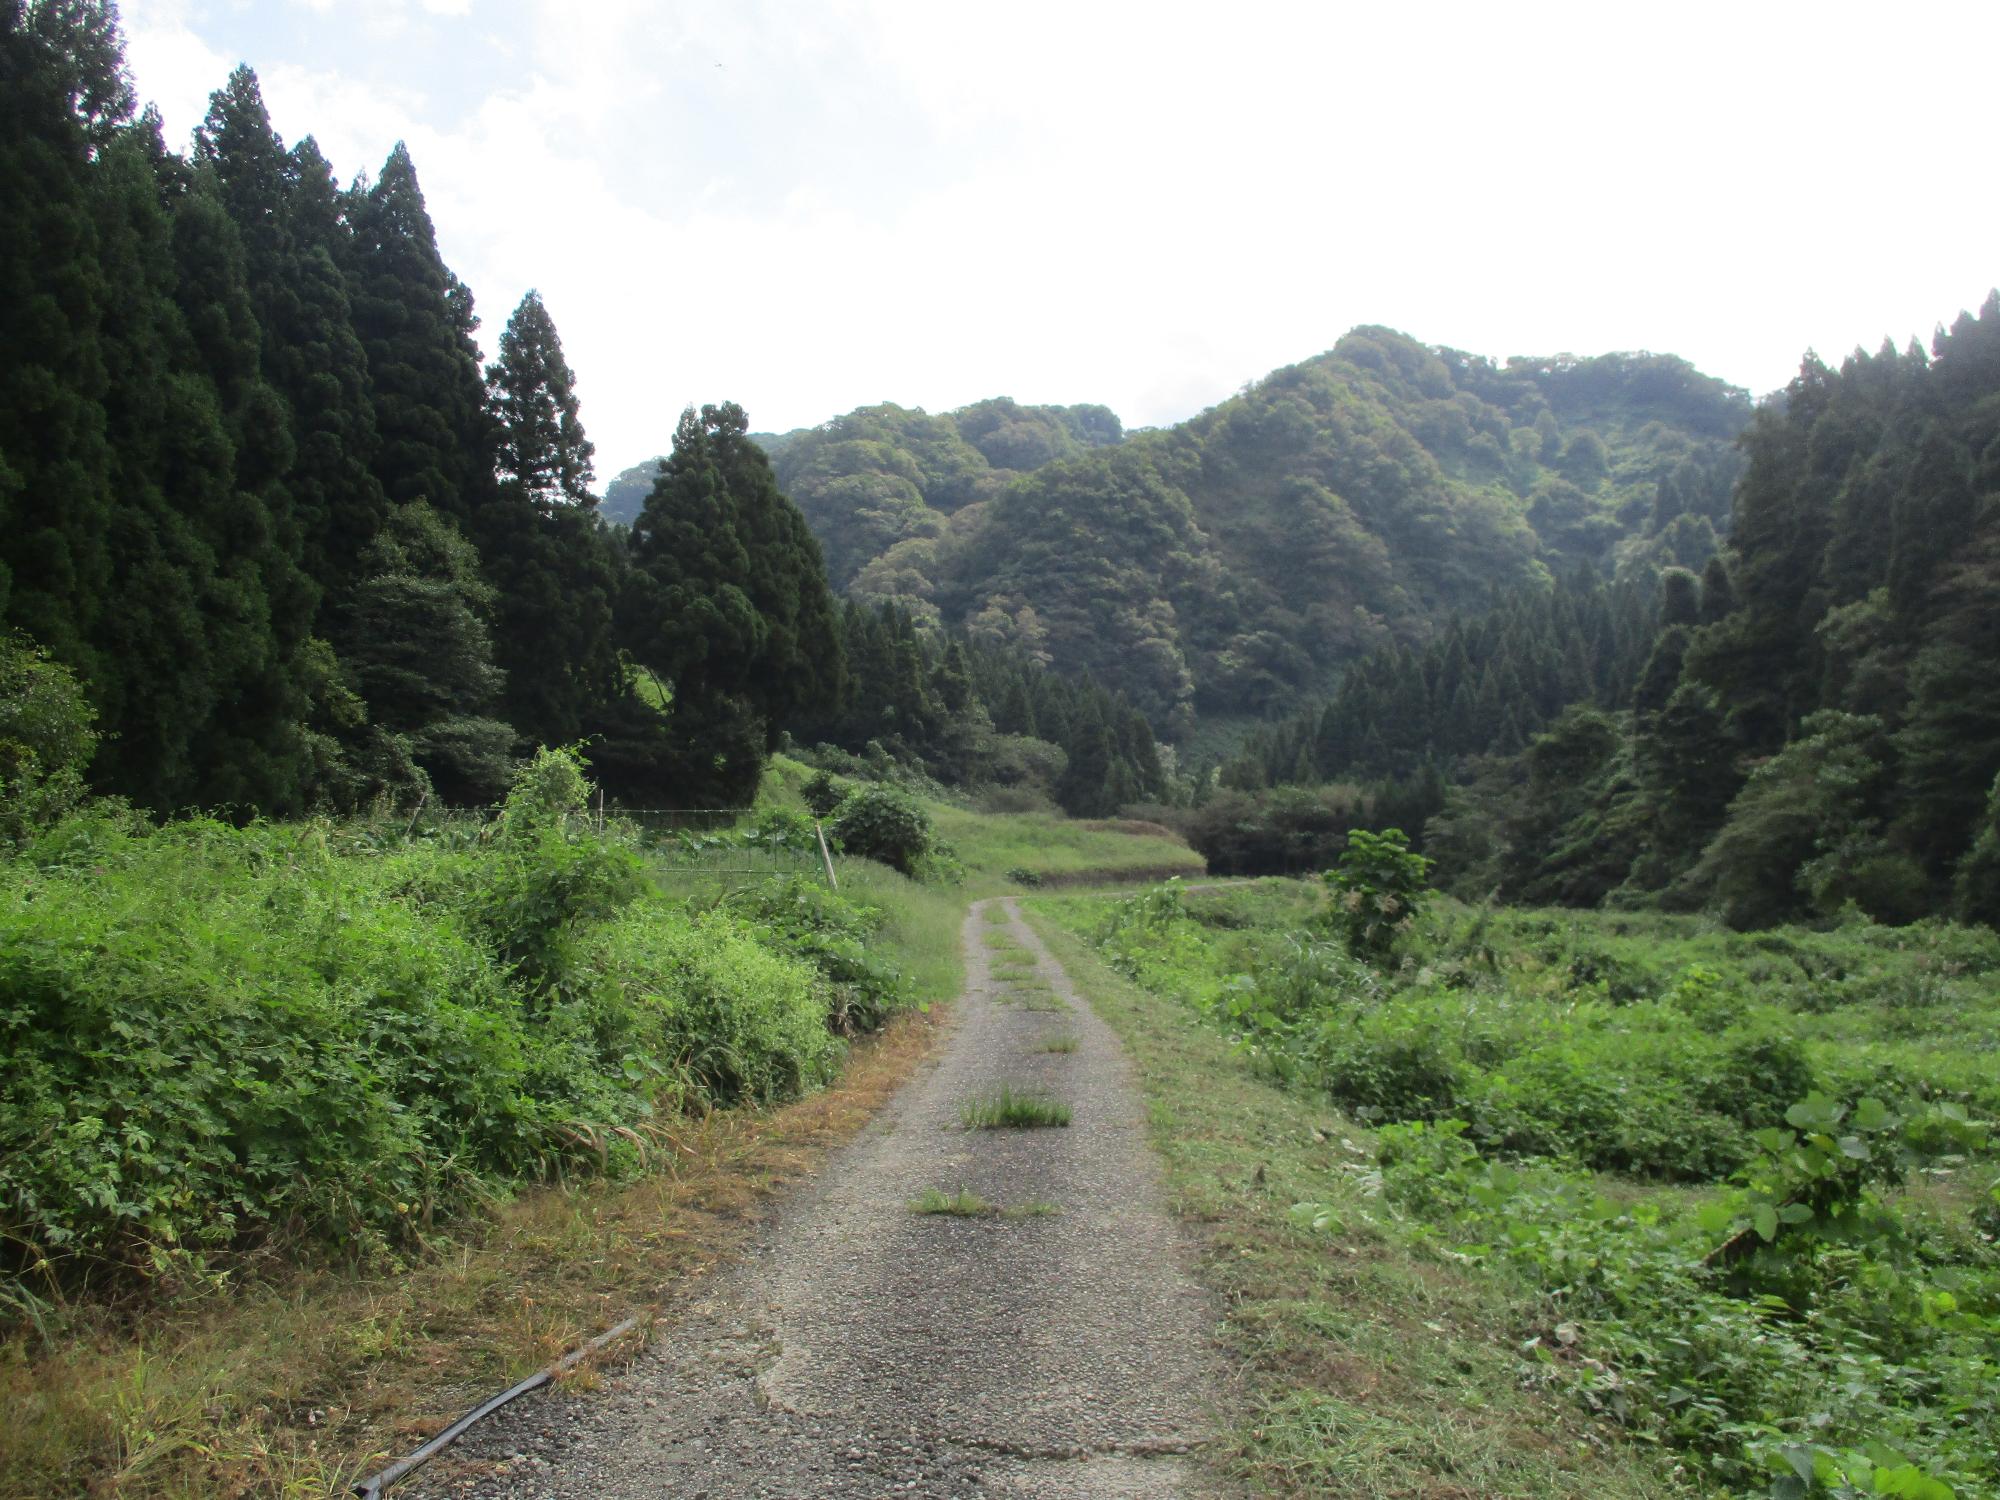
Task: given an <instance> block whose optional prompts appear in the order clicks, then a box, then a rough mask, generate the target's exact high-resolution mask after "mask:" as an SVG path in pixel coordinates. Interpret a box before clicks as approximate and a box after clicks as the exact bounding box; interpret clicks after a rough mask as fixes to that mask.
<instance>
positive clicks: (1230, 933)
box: [1045, 881, 2000, 1497]
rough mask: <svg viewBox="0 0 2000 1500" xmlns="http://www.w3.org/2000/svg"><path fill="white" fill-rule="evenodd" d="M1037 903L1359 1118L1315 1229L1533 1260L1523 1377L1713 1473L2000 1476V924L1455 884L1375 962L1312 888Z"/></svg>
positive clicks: (1521, 1275)
mask: <svg viewBox="0 0 2000 1500" xmlns="http://www.w3.org/2000/svg"><path fill="white" fill-rule="evenodd" d="M1045 909H1047V910H1049V911H1050V912H1051V913H1052V914H1054V915H1056V916H1057V917H1058V918H1059V919H1060V920H1061V921H1063V922H1064V923H1066V924H1067V925H1069V926H1070V927H1071V928H1072V929H1073V930H1075V931H1077V932H1078V933H1080V934H1082V935H1085V936H1086V937H1088V938H1089V939H1090V941H1091V942H1092V943H1093V944H1094V945H1095V946H1096V948H1097V951H1098V952H1099V953H1100V954H1101V955H1102V956H1103V957H1104V958H1105V959H1106V960H1107V961H1108V962H1109V963H1110V964H1111V965H1112V966H1113V967H1115V968H1117V969H1118V970H1120V971H1122V972H1123V973H1125V974H1126V975H1128V976H1130V977H1131V978H1133V979H1134V980H1135V981H1136V982H1137V983H1139V984H1140V985H1142V986H1143V987H1145V988H1146V989H1148V990H1150V991H1152V992H1154V993H1155V994H1158V995H1161V996H1164V997H1169V998H1171V999H1172V1000H1174V1001H1175V1002H1177V1003H1179V1004H1180V1005H1182V1006H1183V1007H1184V1008H1185V1013H1187V1014H1189V1015H1190V1016H1194V1017H1199V1018H1201V1020H1202V1021H1203V1022H1204V1023H1206V1024H1208V1025H1210V1026H1212V1027H1213V1028H1214V1029H1216V1030H1217V1031H1218V1032H1219V1033H1221V1034H1223V1035H1225V1036H1227V1037H1229V1038H1230V1039H1231V1040H1232V1041H1233V1042H1234V1044H1235V1047H1236V1051H1237V1053H1238V1055H1239V1056H1240V1057H1241V1058H1243V1059H1244V1060H1245V1062H1246V1064H1247V1065H1248V1066H1249V1067H1251V1068H1252V1069H1254V1070H1256V1071H1258V1072H1260V1073H1262V1074H1264V1075H1266V1076H1267V1077H1270V1078H1272V1079H1273V1080H1275V1081H1278V1082H1280V1083H1282V1084H1284V1085H1286V1086H1288V1087H1290V1088H1293V1089H1296V1090H1298V1091H1300V1092H1301V1093H1302V1094H1304V1095H1306V1096H1308V1097H1316V1098H1321V1099H1326V1100H1329V1101H1330V1102H1332V1103H1333V1104H1335V1105H1337V1106H1338V1107H1339V1108H1341V1109H1342V1110H1343V1111H1344V1112H1345V1113H1346V1114H1347V1115H1348V1116H1349V1118H1350V1119H1352V1120H1353V1121H1355V1122H1356V1124H1357V1126H1358V1127H1360V1128H1357V1129H1356V1131H1355V1132H1354V1136H1355V1138H1356V1139H1357V1140H1361V1141H1364V1142H1366V1147H1365V1150H1364V1153H1363V1154H1362V1155H1361V1156H1358V1157H1356V1158H1354V1159H1353V1160H1352V1161H1351V1162H1350V1163H1348V1164H1347V1165H1345V1166H1344V1167H1333V1168H1330V1169H1329V1170H1327V1171H1326V1172H1325V1173H1324V1174H1323V1177H1322V1178H1321V1180H1320V1181H1319V1182H1317V1183H1316V1184H1315V1185H1314V1186H1313V1187H1312V1188H1311V1189H1310V1193H1309V1196H1307V1197H1304V1198H1302V1201H1301V1202H1300V1204H1299V1205H1298V1208H1297V1217H1298V1227H1299V1228H1300V1229H1301V1230H1302V1231H1305V1232H1317V1233H1319V1234H1321V1235H1323V1236H1324V1237H1325V1238H1326V1242H1327V1244H1326V1253H1327V1254H1329V1255H1335V1254H1341V1253H1347V1254H1352V1253H1354V1252H1353V1248H1352V1244H1351V1231H1354V1230H1356V1229H1357V1228H1358V1227H1361V1226H1366V1227H1367V1229H1368V1232H1369V1233H1371V1234H1373V1233H1380V1232H1388V1233H1392V1234H1394V1235H1395V1236H1397V1237H1398V1238H1399V1239H1400V1240H1402V1241H1403V1242H1405V1243H1408V1244H1412V1245H1414V1246H1416V1247H1418V1248H1419V1249H1421V1250H1422V1251H1423V1252H1424V1253H1426V1254H1429V1255H1431V1256H1433V1257H1435V1258H1436V1259H1437V1260H1438V1261H1440V1262H1441V1263H1446V1264H1451V1265H1457V1266H1463V1267H1470V1268H1473V1269H1474V1270H1475V1271H1476V1273H1477V1274H1478V1275H1479V1276H1480V1277H1482V1278H1485V1279H1487V1280H1489V1281H1490V1282H1491V1283H1492V1284H1494V1285H1495V1286H1497V1287H1502V1288H1505V1289H1507V1290H1508V1291H1509V1292H1510V1293H1511V1294H1512V1296H1513V1300H1512V1301H1511V1302H1510V1303H1509V1304H1508V1307H1509V1308H1510V1311H1509V1313H1508V1314H1507V1321H1508V1322H1509V1323H1510V1326H1496V1327H1493V1328H1491V1329H1490V1330H1489V1331H1490V1335H1491V1337H1492V1338H1494V1339H1495V1340H1500V1341H1505V1342H1506V1343H1508V1344H1510V1345H1511V1346H1512V1347H1515V1348H1517V1349H1518V1350H1519V1351H1520V1353H1519V1374H1520V1378H1521V1379H1522V1380H1524V1381H1527V1382H1530V1383H1533V1384H1538V1385H1548V1386H1552V1387H1559V1388H1561V1389H1563V1390H1566V1391H1568V1392H1570V1393H1572V1394H1573V1395H1574V1396H1575V1397H1576V1398H1577V1399H1579V1400H1580V1401H1582V1402H1583V1403H1585V1404H1586V1405H1587V1406H1588V1407H1589V1408H1591V1409H1592V1410H1594V1411H1596V1412H1598V1413H1601V1414H1604V1415H1606V1416H1609V1417H1612V1418H1615V1419H1616V1420H1617V1421H1618V1422H1620V1423H1622V1424H1623V1425H1624V1426H1625V1427H1627V1428H1628V1429H1629V1430H1630V1431H1631V1433H1632V1434H1633V1435H1634V1436H1636V1437H1638V1438H1640V1439H1643V1440H1645V1441H1647V1442H1651V1443H1657V1444H1662V1445H1666V1446H1669V1447H1673V1448H1678V1449H1680V1450H1682V1451H1683V1452H1684V1453H1685V1455H1686V1457H1685V1458H1684V1460H1683V1462H1684V1465H1685V1468H1686V1470H1687V1472H1688V1475H1689V1477H1690V1478H1691V1479H1692V1480H1693V1481H1694V1482H1695V1483H1696V1484H1697V1485H1698V1486H1699V1487H1702V1488H1713V1489H1716V1490H1720V1491H1724V1492H1732V1493H1755V1494H1764V1493H1769V1494H1771V1495H1773V1496H1806V1495H1861V1494H1902V1495H1921V1496H1936V1497H1941V1496H1945V1495H1957V1496H1959V1497H1974V1496H1992V1495H1995V1494H2000V1251H1996V1246H1995V1237H1996V1233H2000V1184H1996V1183H1995V1175H1996V1172H1997V1171H2000V1166H1996V1159H1995V1157H1994V1155H1993V1154H1992V1151H1991V1147H1990V1143H1989V1138H1988V1130H1987V1125H1986V1122H1987V1121H1989V1120H1990V1119H1991V1118H1992V1117H1993V1116H1994V1115H1995V1114H1996V1113H2000V1069H1996V1067H1995V1066H1994V1062H1993V1059H1994V1056H1995V1052H1996V1047H2000V939H1996V937H1995V936H1994V935H1993V934H1992V933H1991V932H1988V931H1986V930H1984V929H1965V928H1956V927H1950V926H1945V925H1921V926H1917V927H1912V928H1901V929H1889V928H1880V927H1873V926H1868V925H1865V924H1863V925H1849V926H1845V927H1842V928H1839V929H1837V930H1833V931H1827V932H1815V931H1807V930H1802V929H1780V930H1777V931H1774V932H1767V933H1763V934H1757V935H1742V934H1731V933H1727V932H1724V931H1721V930H1719V929H1716V928H1715V927H1713V926H1712V925H1709V924H1706V923H1704V922H1702V921H1700V920H1697V919H1675V918H1662V917H1632V916H1613V915H1587V914H1576V913H1567V912H1566V913H1561V914H1549V913H1543V912H1533V911H1527V912H1521V911H1516V912H1504V913H1501V912H1488V911H1481V910H1475V909H1471V908H1467V907H1464V906H1461V905H1457V904H1453V903H1445V902H1439V903H1437V904H1436V905H1435V906H1434V907H1433V908H1432V909H1431V910H1430V911H1429V913H1428V914H1427V915H1425V916H1424V917H1422V918H1421V919H1419V920H1418V921H1416V922H1415V923H1413V924H1410V925H1409V927H1408V928H1407V929H1406V930H1404V931H1402V932H1401V933H1400V934H1399V935H1398V938H1397V941H1396V942H1395V943H1394V944H1393V945H1392V946H1391V947H1390V948H1389V949H1388V951H1387V952H1386V954H1384V955H1382V956H1378V957H1377V958H1376V959H1375V961H1373V962H1364V961H1362V960H1361V959H1360V958H1358V957H1356V956H1355V954H1354V952H1353V951H1352V950H1351V949H1350V946H1349V940H1343V939H1342V938H1341V937H1338V936H1336V932H1337V931H1338V930H1339V929H1342V928H1345V929H1346V930H1347V931H1348V932H1349V933H1352V931H1353V930H1354V929H1353V926H1352V923H1351V921H1346V920H1343V915H1344V913H1343V911H1342V910H1341V909H1337V908H1336V907H1335V905H1334V903H1333V902H1331V901H1330V900H1329V899H1328V897H1327V896H1326V894H1325V893H1324V892H1323V891H1322V889H1321V888H1320V887H1319V886H1317V885H1316V884H1305V883H1297V882H1275V881H1274V882H1266V883H1262V884H1260V885H1257V886H1254V887H1231V888H1224V889H1216V890H1210V891H1198V892H1185V893H1184V892H1182V891H1180V890H1179V889H1178V888H1176V887H1173V886H1167V887H1162V888H1158V889H1156V890H1154V891H1151V892H1149V893H1147V894H1145V895H1142V896H1139V897H1136V898H1132V899H1129V900H1125V901H1122V902H1118V903H1115V904H1107V903H1106V902H1105V901H1102V900H1089V899H1083V898H1049V899H1048V900H1047V902H1046V905H1045ZM1357 946H1365V945H1357ZM1344 1241H1347V1242H1348V1243H1343V1242H1344Z"/></svg>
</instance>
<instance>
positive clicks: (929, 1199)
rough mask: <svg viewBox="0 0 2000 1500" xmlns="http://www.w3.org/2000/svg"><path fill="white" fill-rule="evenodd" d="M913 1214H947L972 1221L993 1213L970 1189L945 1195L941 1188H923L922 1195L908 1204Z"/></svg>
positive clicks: (961, 1189)
mask: <svg viewBox="0 0 2000 1500" xmlns="http://www.w3.org/2000/svg"><path fill="white" fill-rule="evenodd" d="M910 1212H911V1213H913V1214H947V1215H949V1216H950V1217H952V1218H955V1219H973V1218H977V1217H979V1216H980V1215H981V1214H990V1213H992V1212H993V1205H992V1204H990V1203H988V1202H987V1201H986V1200H985V1199H984V1198H982V1197H980V1196H979V1194H977V1193H975V1192H973V1191H972V1189H971V1188H960V1189H959V1190H958V1191H957V1192H955V1193H947V1192H945V1191H944V1189H942V1188H925V1189H924V1191H923V1194H922V1195H921V1196H920V1197H918V1198H917V1199H916V1200H915V1201H914V1202H913V1203H911V1204H910Z"/></svg>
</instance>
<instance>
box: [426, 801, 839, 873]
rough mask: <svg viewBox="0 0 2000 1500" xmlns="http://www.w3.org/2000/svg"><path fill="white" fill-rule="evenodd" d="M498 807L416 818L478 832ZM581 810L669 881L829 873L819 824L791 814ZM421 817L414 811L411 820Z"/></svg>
mask: <svg viewBox="0 0 2000 1500" xmlns="http://www.w3.org/2000/svg"><path fill="white" fill-rule="evenodd" d="M499 814H500V808H499V807H497V806H496V807H461V808H453V809H450V810H448V811H447V810H432V811H429V812H428V814H427V815H423V816H421V819H420V820H421V821H422V822H423V823H424V824H426V825H427V826H428V827H430V828H432V829H440V828H451V827H456V828H458V829H459V830H461V832H462V833H464V834H466V835H468V836H471V837H474V838H484V837H487V836H488V833H489V830H490V829H491V828H492V825H493V824H494V823H495V821H496V820H497V819H498V817H499ZM587 816H588V817H589V819H590V823H591V826H592V827H593V828H596V829H598V830H600V831H602V830H606V829H611V828H620V827H622V828H625V829H629V830H631V832H632V835H633V838H634V840H635V842H636V843H637V844H638V845H639V847H640V848H641V849H642V850H643V851H644V853H645V857H646V863H647V865H648V866H649V867H650V868H651V869H652V870H653V872H654V873H655V874H657V875H659V876H661V877H663V878H666V879H670V880H675V881H682V880H687V881H702V880H713V881H719V882H721V883H722V884H725V885H749V884H753V883H755V882H757V881H760V880H769V879H773V878H776V877H779V876H787V875H800V876H807V877H810V878H812V879H816V880H826V881H834V880H835V879H836V877H835V876H834V874H833V857H832V851H831V849H830V847H829V846H827V845H825V844H824V843H823V842H822V841H821V839H820V836H819V833H818V830H817V828H816V827H815V826H813V825H811V824H806V825H803V826H801V825H800V823H799V822H798V821H797V820H789V821H776V820H774V821H766V822H760V821H759V816H758V813H757V811H756V810H755V809H754V808H748V807H618V806H616V805H613V804H609V803H602V802H600V803H596V804H593V805H592V807H591V808H590V811H589V813H588V814H587ZM418 821H419V819H412V820H411V822H412V826H413V827H414V826H416V824H417V822H418Z"/></svg>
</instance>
